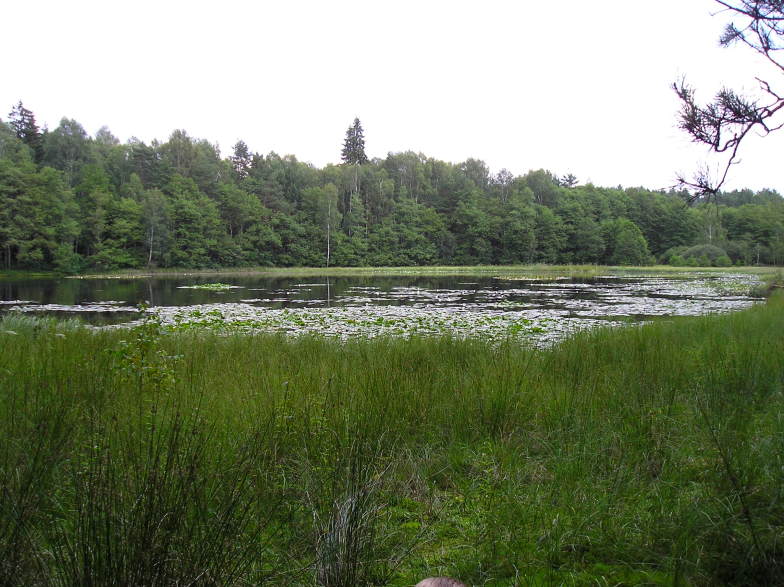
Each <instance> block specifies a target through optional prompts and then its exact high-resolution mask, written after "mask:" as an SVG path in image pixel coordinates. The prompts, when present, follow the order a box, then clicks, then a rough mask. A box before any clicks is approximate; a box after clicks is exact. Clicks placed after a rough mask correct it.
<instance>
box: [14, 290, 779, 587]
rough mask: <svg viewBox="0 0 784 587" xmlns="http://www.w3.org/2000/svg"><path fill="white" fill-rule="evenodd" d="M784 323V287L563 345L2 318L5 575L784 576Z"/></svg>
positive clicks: (702, 579)
mask: <svg viewBox="0 0 784 587" xmlns="http://www.w3.org/2000/svg"><path fill="white" fill-rule="evenodd" d="M9 331H10V332H12V333H13V334H11V333H9ZM782 331H784V300H782V297H781V296H774V298H772V299H771V300H770V301H769V302H768V303H767V304H766V305H761V306H757V307H755V308H752V309H750V310H748V311H744V312H740V313H737V314H732V315H725V316H714V317H704V318H687V319H678V320H675V321H661V322H657V323H655V324H650V325H646V326H643V327H639V328H636V327H635V328H628V329H622V330H602V331H596V332H590V333H583V334H579V335H577V336H575V337H574V338H572V339H570V340H568V341H566V342H564V343H562V344H561V345H559V346H558V347H556V348H554V349H551V350H547V351H541V350H531V349H524V348H520V347H519V346H517V345H515V344H512V343H511V342H510V343H508V344H501V345H495V346H490V345H486V344H483V343H482V342H481V341H472V340H463V341H459V340H453V339H449V338H439V339H424V338H412V339H409V340H394V339H379V340H354V341H348V342H346V343H336V342H333V341H329V340H321V339H318V338H298V339H287V338H284V337H281V336H267V335H255V336H252V335H249V336H220V335H218V334H215V333H210V332H183V333H180V334H170V335H164V334H161V332H160V330H159V328H158V327H157V325H156V324H155V323H148V324H147V325H145V326H143V327H140V328H138V329H136V330H133V331H117V330H114V331H93V330H88V329H86V328H80V327H76V326H74V325H73V324H63V323H57V322H53V321H47V320H34V319H30V318H26V317H6V318H5V319H4V320H3V322H2V323H0V434H2V437H3V438H4V439H8V442H5V443H3V445H2V447H1V448H0V490H1V491H2V497H3V499H2V502H1V503H0V549H2V552H0V555H2V563H0V565H1V566H0V572H2V577H0V582H2V583H5V584H95V585H98V584H106V583H111V582H112V581H114V582H120V583H126V584H258V583H262V582H268V583H270V584H278V585H283V584H286V585H291V584H311V585H312V584H318V585H330V586H332V585H370V584H377V585H381V584H393V585H411V584H414V583H415V582H416V581H418V580H419V579H421V578H422V577H424V576H432V575H451V576H458V577H460V578H461V579H463V580H464V581H466V582H468V583H474V584H484V583H488V582H489V583H492V584H498V585H501V584H508V585H512V584H531V585H546V584H561V583H567V584H581V583H589V582H599V583H603V582H605V583H613V584H618V583H624V584H638V583H648V584H650V583H660V584H674V583H682V584H760V585H764V584H775V583H780V582H782V580H784V564H783V561H784V552H782V539H784V522H782V520H784V440H782V439H784V418H782V416H781V414H782V413H784V411H782V408H783V407H784V405H783V404H784V395H783V392H784V367H782V365H784V361H783V360H782V359H783V358H784V337H782V336H781V332H782Z"/></svg>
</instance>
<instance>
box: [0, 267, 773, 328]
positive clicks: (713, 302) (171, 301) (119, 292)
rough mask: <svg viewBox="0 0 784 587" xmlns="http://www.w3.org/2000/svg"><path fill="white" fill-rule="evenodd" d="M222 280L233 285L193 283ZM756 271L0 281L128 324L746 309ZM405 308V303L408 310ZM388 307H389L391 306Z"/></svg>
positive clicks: (57, 310) (3, 288) (95, 320)
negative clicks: (144, 313) (168, 314)
mask: <svg viewBox="0 0 784 587" xmlns="http://www.w3.org/2000/svg"><path fill="white" fill-rule="evenodd" d="M216 280H220V282H221V283H224V284H226V285H231V286H233V287H231V288H225V289H218V290H211V289H199V288H193V287H192V286H198V285H205V284H209V283H214V282H215V281H216ZM757 283H758V278H757V277H755V276H753V275H745V274H737V275H728V274H718V275H717V274H695V276H694V277H690V278H688V279H686V278H683V277H661V276H657V277H630V278H627V277H623V278H621V277H598V278H579V279H558V280H539V279H520V278H514V279H509V278H491V277H484V276H483V277H472V276H470V277H468V278H467V277H466V276H465V275H463V276H454V277H452V276H438V277H430V276H418V277H407V276H386V277H378V276H353V277H329V278H326V277H324V278H313V277H308V278H304V279H297V278H292V277H267V276H262V275H219V276H180V277H154V278H148V279H29V280H25V279H16V280H6V281H3V280H0V312H5V311H11V310H14V311H25V312H40V313H43V314H47V315H59V316H68V317H72V316H78V317H80V318H81V319H83V320H84V321H86V322H88V323H91V324H96V325H105V324H116V323H122V322H129V321H133V320H135V319H137V318H138V317H139V315H140V314H139V311H138V310H137V307H138V306H139V305H140V304H145V305H148V306H152V307H160V308H173V307H195V306H202V305H210V306H211V307H212V306H214V305H216V304H217V305H225V306H226V307H227V308H228V307H231V306H232V305H235V304H236V305H237V306H238V307H248V306H250V307H253V308H259V309H261V308H268V309H273V310H290V311H295V312H296V311H299V310H317V309H324V308H331V309H347V310H350V309H359V308H365V309H366V310H368V311H370V310H371V309H372V308H376V311H377V312H380V311H381V309H382V307H386V308H389V310H391V309H392V308H393V307H398V309H397V310H396V311H395V312H394V313H395V314H396V315H404V314H405V313H406V312H407V311H410V312H411V313H412V314H414V313H421V312H422V311H428V310H433V311H436V310H438V311H439V312H444V311H450V310H452V311H460V312H462V313H465V312H474V313H476V312H478V313H492V314H498V313H507V314H508V313H516V314H520V315H522V314H525V315H531V316H543V315H546V316H549V317H551V318H561V319H563V318H575V319H580V318H583V319H591V320H596V319H618V318H623V319H627V320H628V319H629V318H632V319H645V318H647V317H651V316H667V315H693V314H703V313H708V312H720V311H731V310H736V309H740V308H744V307H747V306H749V305H750V304H752V303H753V302H754V299H753V298H751V297H750V296H749V290H750V288H751V287H753V286H754V285H756V284H757ZM406 308H409V310H406ZM389 310H388V311H386V312H387V313H389Z"/></svg>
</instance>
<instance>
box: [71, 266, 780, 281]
mask: <svg viewBox="0 0 784 587" xmlns="http://www.w3.org/2000/svg"><path fill="white" fill-rule="evenodd" d="M695 272H711V273H753V274H760V275H768V274H774V273H775V272H776V268H775V267H673V266H670V265H654V266H650V267H631V266H629V267H626V266H624V267H621V266H616V267H609V266H603V265H544V264H536V265H476V266H432V267H428V266H422V267H275V268H271V267H248V268H222V269H176V268H167V269H154V270H148V269H134V270H124V271H114V272H108V273H97V274H89V275H79V276H72V277H73V278H75V279H105V278H118V279H119V278H123V279H126V278H144V277H149V276H151V275H157V276H182V275H204V276H209V275H248V274H254V275H266V276H271V277H312V276H336V277H338V276H363V275H375V276H386V275H389V276H394V275H413V276H417V275H422V276H439V275H447V276H448V275H473V276H488V277H496V276H504V277H507V276H509V277H515V276H517V277H528V278H530V277H543V278H545V277H592V276H597V275H685V276H688V275H689V274H693V273H695Z"/></svg>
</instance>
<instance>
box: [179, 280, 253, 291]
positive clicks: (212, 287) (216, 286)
mask: <svg viewBox="0 0 784 587" xmlns="http://www.w3.org/2000/svg"><path fill="white" fill-rule="evenodd" d="M177 287H178V288H179V289H204V290H208V291H226V290H227V289H242V286H241V285H230V284H228V283H217V282H216V283H199V284H196V285H179V286H177Z"/></svg>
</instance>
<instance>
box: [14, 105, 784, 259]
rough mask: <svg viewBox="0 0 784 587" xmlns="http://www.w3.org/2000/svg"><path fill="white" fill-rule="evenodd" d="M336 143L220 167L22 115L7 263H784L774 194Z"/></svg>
mask: <svg viewBox="0 0 784 587" xmlns="http://www.w3.org/2000/svg"><path fill="white" fill-rule="evenodd" d="M340 139H341V137H336V141H335V142H336V155H337V153H338V150H339V148H340ZM343 139H344V140H343V145H342V147H343V148H342V153H341V159H342V163H341V164H339V165H327V166H326V167H324V168H323V169H318V168H315V167H314V166H312V165H310V164H307V163H303V162H300V161H298V160H297V159H296V158H295V157H294V156H292V155H286V156H279V155H277V154H276V153H274V152H272V153H269V154H268V155H261V154H259V153H255V152H252V151H251V150H250V149H249V147H248V146H247V145H246V144H245V143H244V142H243V141H239V142H237V144H236V145H234V147H233V149H232V153H231V155H230V156H228V157H222V156H221V153H220V151H219V149H218V148H217V147H216V146H215V145H213V144H211V143H210V142H208V141H207V140H203V139H196V138H193V137H191V136H189V135H188V134H187V133H186V132H185V131H184V130H175V131H174V132H173V133H172V134H171V136H169V138H168V140H167V141H166V142H163V143H161V142H158V141H152V143H151V144H149V145H148V144H145V143H144V142H142V141H140V140H137V139H135V138H131V139H130V140H129V141H128V142H127V143H125V144H122V143H121V142H120V141H119V140H118V139H117V138H116V137H115V136H114V135H112V133H111V132H110V131H109V130H108V129H107V128H106V127H104V128H101V129H100V130H99V131H98V132H97V133H96V134H95V136H94V137H92V136H90V135H88V133H87V132H86V131H85V129H84V128H83V127H82V126H81V125H80V124H79V123H78V122H77V121H75V120H72V119H68V118H63V119H62V121H61V122H60V124H59V126H58V127H57V128H55V129H54V130H46V129H44V130H42V129H40V128H39V127H38V125H37V123H36V121H35V116H34V115H33V113H32V112H31V111H29V110H28V109H26V108H25V107H24V106H23V105H22V103H21V102H20V103H19V104H17V105H16V106H14V107H13V109H12V110H11V112H10V114H9V115H8V119H7V120H6V121H0V267H2V268H5V269H53V270H57V271H62V272H66V273H78V272H80V271H85V270H110V269H120V268H134V267H181V268H197V267H241V266H297V265H302V266H325V265H329V266H333V265H334V266H358V265H378V266H382V265H384V266H387V265H431V264H447V265H452V264H454V265H458V264H459V265H475V264H513V263H599V264H613V265H625V264H635V265H637V264H647V263H651V262H663V263H671V264H676V265H678V264H683V265H730V264H744V265H748V264H781V263H782V262H784V199H782V197H781V196H780V195H779V194H778V193H776V192H775V191H771V190H763V191H760V192H757V193H753V192H751V191H748V190H742V191H734V192H729V193H720V194H718V195H717V196H716V198H715V201H713V202H697V203H696V204H694V205H688V204H687V203H686V202H685V200H686V198H685V196H686V195H687V194H686V193H685V192H676V191H669V192H664V191H654V190H650V189H644V188H626V189H624V188H621V187H617V188H603V187H597V186H594V185H592V184H586V185H579V182H578V181H577V179H576V178H575V177H573V176H571V175H567V176H563V177H561V176H558V175H555V174H553V173H551V172H549V171H545V170H538V171H530V172H529V173H527V174H525V175H523V176H517V177H516V176H514V175H513V174H512V173H510V172H509V171H507V170H505V169H502V170H501V171H499V172H498V173H495V174H491V173H490V171H489V169H488V166H487V165H486V164H485V163H484V162H483V161H481V160H476V159H468V160H467V161H465V162H463V163H460V164H452V163H447V162H444V161H439V160H435V159H432V158H428V157H426V156H425V155H422V154H418V153H414V152H411V151H407V152H401V153H389V154H388V155H387V156H386V157H385V158H383V159H382V158H373V159H369V158H368V157H367V156H366V154H365V148H364V136H363V129H362V126H361V124H360V122H359V120H355V121H354V124H353V125H352V126H350V127H349V129H348V131H347V132H346V136H345V137H344V138H343Z"/></svg>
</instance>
